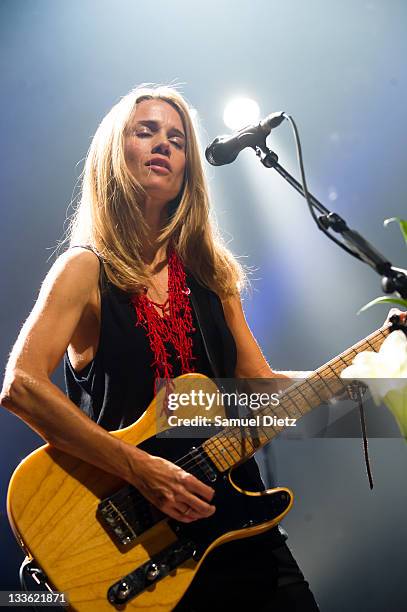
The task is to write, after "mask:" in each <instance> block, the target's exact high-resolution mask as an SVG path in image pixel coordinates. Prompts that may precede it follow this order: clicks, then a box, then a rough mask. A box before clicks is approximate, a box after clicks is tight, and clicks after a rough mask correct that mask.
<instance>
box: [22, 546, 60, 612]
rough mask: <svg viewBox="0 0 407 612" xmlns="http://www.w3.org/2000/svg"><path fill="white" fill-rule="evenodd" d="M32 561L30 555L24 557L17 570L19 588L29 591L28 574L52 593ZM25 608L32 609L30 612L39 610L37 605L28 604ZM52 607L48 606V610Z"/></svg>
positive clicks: (40, 571) (41, 572)
mask: <svg viewBox="0 0 407 612" xmlns="http://www.w3.org/2000/svg"><path fill="white" fill-rule="evenodd" d="M33 563H34V559H32V558H31V557H25V559H23V562H22V563H21V565H20V569H19V571H18V577H19V579H20V587H21V590H22V591H25V592H26V593H29V592H30V589H29V588H28V586H27V582H26V577H27V576H29V577H30V578H32V579H33V580H34V582H36V583H37V584H38V585H39V586H45V587H46V589H47V590H48V591H49V592H50V593H53V590H52V589H51V587H50V586H49V584H48V582H47V577H46V575H45V574H44V572H43V571H42V570H41V569H40V568H39V567H35V566H34V565H33ZM48 607H49V606H48ZM27 609H28V610H32V612H41V611H40V608H39V607H38V606H32V605H31V606H30V605H29V606H27ZM53 609H54V608H50V610H53ZM58 610H60V608H58Z"/></svg>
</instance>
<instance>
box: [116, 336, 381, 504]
mask: <svg viewBox="0 0 407 612" xmlns="http://www.w3.org/2000/svg"><path fill="white" fill-rule="evenodd" d="M389 327H390V326H389ZM387 329H388V328H382V329H380V330H377V332H374V334H372V336H371V337H368V338H365V339H364V340H362V341H361V342H360V343H358V344H357V345H355V347H351V348H350V349H348V350H347V351H345V352H344V353H342V354H340V355H338V356H337V357H335V358H334V359H333V360H332V361H331V362H328V363H326V364H324V366H322V367H321V368H319V369H318V370H316V371H315V372H313V374H311V375H310V376H309V377H308V378H307V379H305V380H304V381H301V382H298V383H295V384H294V385H292V386H291V387H289V388H288V389H287V390H286V391H284V392H283V393H282V394H281V400H284V399H289V400H290V401H292V402H293V403H294V404H295V403H296V402H295V401H294V400H293V399H292V398H291V397H290V395H292V394H293V393H295V392H297V394H298V395H301V396H302V397H303V399H304V400H305V401H307V400H306V398H305V397H304V396H303V394H302V392H301V386H302V385H305V384H308V385H310V386H311V388H312V389H313V387H312V385H311V379H312V378H314V377H316V381H315V382H322V383H324V384H325V385H326V383H325V380H324V378H323V377H322V375H323V372H324V371H326V370H330V371H331V372H332V373H333V374H334V378H339V377H338V372H339V373H340V372H341V371H342V370H343V369H344V367H345V366H342V364H340V365H339V364H338V365H339V368H338V372H337V371H336V370H335V368H334V367H332V365H333V364H334V363H335V362H339V361H343V362H344V364H345V365H346V366H347V365H348V363H347V362H346V361H345V359H344V357H345V356H347V355H349V354H350V353H351V352H353V353H355V355H356V354H358V352H360V351H361V350H362V349H363V348H364V347H365V346H366V345H367V346H369V347H370V348H373V349H374V350H375V349H376V346H377V344H378V343H379V341H380V343H381V342H382V341H383V337H385V335H386V334H385V333H384V332H385V331H387ZM370 340H372V341H373V340H374V341H375V344H374V345H372V344H371V342H370ZM355 348H358V349H359V350H358V352H356V351H355V350H354V349H355ZM331 364H332V365H331ZM327 378H332V376H331V377H327ZM339 380H340V379H339ZM327 386H328V385H327ZM342 386H346V385H342ZM328 389H329V391H330V394H331V397H332V394H333V393H335V392H336V391H334V392H332V390H331V389H330V388H329V386H328ZM316 395H317V396H318V398H319V399H320V400H321V398H320V396H319V394H318V393H316ZM327 399H328V398H327ZM321 401H324V400H321ZM307 403H308V402H307ZM280 406H281V407H282V410H283V411H284V412H285V413H286V415H287V416H289V413H288V411H287V409H286V408H285V407H284V406H283V405H282V404H281V403H280ZM310 407H311V408H312V407H313V404H312V403H310ZM297 408H298V410H299V412H300V414H301V416H303V414H304V413H302V412H301V408H300V406H298V405H297ZM308 411H309V410H307V411H306V412H305V414H307V412H308ZM272 429H273V436H271V438H270V437H269V436H268V434H267V433H266V432H265V437H266V438H267V439H268V440H269V441H270V440H271V439H272V438H273V437H274V435H275V434H276V433H279V431H275V429H274V427H272ZM281 429H282V428H281ZM281 429H280V431H281ZM227 430H229V431H230V432H234V431H236V432H237V433H238V434H240V430H239V428H238V427H229V428H226V429H225V430H223V431H227ZM263 431H264V429H263ZM221 438H224V439H225V438H226V439H227V440H231V439H235V440H236V441H237V442H238V443H239V444H240V445H242V444H243V441H244V438H241V437H239V435H235V434H234V433H232V435H230V434H229V435H228V434H225V433H223V434H222V432H220V433H219V434H216V435H215V436H213V437H212V438H209V439H208V440H206V441H205V442H204V443H203V444H201V445H200V446H199V447H198V448H197V449H194V451H193V452H191V451H190V452H188V453H187V454H186V455H184V456H183V457H181V458H180V459H178V460H177V461H175V462H174V463H175V465H178V466H179V467H181V468H182V469H184V470H186V471H189V473H190V474H192V475H194V469H192V468H193V467H197V468H198V469H200V470H201V471H202V473H203V474H204V475H205V476H206V477H208V476H207V474H206V471H207V469H205V468H204V467H202V466H203V465H204V466H206V468H208V467H209V470H211V471H214V470H213V468H212V467H211V466H210V464H208V459H210V457H209V455H208V452H207V451H206V449H205V445H206V446H208V447H209V452H210V453H211V454H212V455H213V456H214V457H215V460H217V462H218V463H220V464H222V462H223V463H225V464H226V466H227V467H226V469H228V468H229V467H233V465H235V464H236V463H237V461H236V460H235V459H234V456H233V455H232V454H231V453H230V451H229V449H228V448H227V447H226V446H225V444H224V442H223V441H222V439H221ZM215 441H216V442H218V443H219V444H218V446H216V442H215ZM249 443H250V444H251V446H252V450H251V451H249V453H248V455H247V456H248V457H249V456H250V455H252V454H253V451H256V450H257V449H256V447H255V445H253V444H252V442H250V440H249ZM219 446H220V447H219ZM198 449H201V450H200V451H198ZM219 450H220V453H221V454H220V455H219V456H218V457H216V453H218V452H219ZM225 450H226V452H228V454H229V455H230V456H231V457H232V461H233V463H232V464H231V465H230V464H229V461H228V460H227V459H226V458H225V456H224V451H225ZM197 451H198V452H197ZM237 452H238V453H239V452H240V451H239V450H237ZM241 458H244V455H243V456H242V457H240V458H239V459H238V460H240V459H241ZM184 460H186V462H185V463H184V464H182V462H183V461H184ZM212 462H213V460H212ZM190 466H192V468H190V469H189V470H188V468H189V467H190ZM215 468H216V465H215ZM215 473H216V472H215ZM208 480H209V482H211V481H210V479H209V478H208ZM130 486H131V485H130ZM135 490H136V491H137V489H135ZM137 493H138V494H139V495H140V496H141V499H139V500H137V502H136V504H134V502H132V501H131V500H130V503H128V504H127V505H126V504H124V505H123V506H121V510H122V511H125V510H127V509H128V508H130V507H131V508H133V509H134V510H135V509H136V508H137V507H138V506H140V505H143V504H147V505H148V504H149V503H150V502H148V500H147V499H145V498H144V497H143V496H142V494H141V493H139V492H138V491H137Z"/></svg>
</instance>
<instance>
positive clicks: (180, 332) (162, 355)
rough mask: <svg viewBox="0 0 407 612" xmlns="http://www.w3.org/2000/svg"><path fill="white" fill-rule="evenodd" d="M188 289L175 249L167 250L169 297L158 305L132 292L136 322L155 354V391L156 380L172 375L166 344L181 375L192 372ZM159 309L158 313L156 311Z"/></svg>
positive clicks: (145, 294) (146, 297) (145, 292)
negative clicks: (176, 360)
mask: <svg viewBox="0 0 407 612" xmlns="http://www.w3.org/2000/svg"><path fill="white" fill-rule="evenodd" d="M190 293H191V291H190V289H189V288H188V286H187V284H186V278H185V270H184V266H183V264H182V261H181V259H180V258H179V256H178V255H177V253H176V251H175V249H173V248H169V249H168V298H167V300H166V301H165V302H164V304H157V303H156V302H153V301H152V300H150V298H149V297H148V296H147V287H145V288H144V293H141V294H137V295H134V296H133V297H132V298H131V303H132V305H133V307H134V310H135V312H136V317H137V320H136V325H137V326H142V327H144V329H145V330H146V334H147V337H148V339H149V342H150V347H151V350H152V353H153V355H154V359H153V362H152V364H151V366H152V367H153V368H154V393H156V392H157V391H158V384H157V383H158V381H159V379H165V380H167V381H168V380H169V379H171V378H173V366H172V365H171V363H170V362H169V353H168V351H167V348H166V343H168V344H171V345H172V346H173V347H174V349H175V351H176V353H177V356H178V358H179V359H180V362H181V371H182V374H186V373H187V372H194V367H193V365H192V361H193V360H194V357H193V355H192V338H191V337H189V336H188V334H190V333H192V332H194V331H195V329H194V328H193V321H192V309H191V304H190V299H189V294H190ZM158 309H160V311H161V313H159V312H158Z"/></svg>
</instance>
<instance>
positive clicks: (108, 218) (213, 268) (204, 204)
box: [69, 85, 245, 297]
mask: <svg viewBox="0 0 407 612" xmlns="http://www.w3.org/2000/svg"><path fill="white" fill-rule="evenodd" d="M153 98H158V99H160V100H164V101H165V102H167V103H168V104H170V105H171V106H173V107H174V108H175V110H176V111H177V112H178V114H179V115H180V118H181V120H182V123H183V126H184V129H185V133H186V143H187V149H186V167H185V177H184V183H183V187H182V189H181V192H180V194H179V195H178V197H177V198H176V200H175V201H174V202H172V203H171V206H169V209H168V221H167V223H166V224H165V226H164V227H163V229H162V231H161V233H160V236H159V238H158V244H157V246H162V245H165V244H166V243H168V242H169V241H171V243H172V244H173V245H174V247H175V249H176V251H177V253H178V255H179V256H180V258H181V260H182V261H183V263H184V265H185V267H186V268H187V269H188V270H189V271H190V272H191V273H192V274H193V275H194V276H195V278H196V279H197V280H198V281H199V282H200V283H201V284H203V285H205V286H207V287H208V288H210V289H212V290H213V291H215V292H216V293H217V294H218V295H219V296H221V297H227V296H229V295H234V294H236V293H237V292H238V291H239V289H240V288H241V286H242V285H243V283H244V281H245V274H244V271H243V269H242V267H241V265H240V264H239V263H238V262H237V260H236V259H235V258H234V257H233V255H232V254H231V253H230V251H229V250H228V249H227V248H226V247H225V245H224V244H223V241H222V239H221V237H220V235H219V233H218V231H217V229H216V227H215V225H214V223H213V222H212V221H211V219H210V206H209V195H208V188H207V184H206V179H205V176H204V172H203V167H202V161H201V156H200V152H199V146H198V141H197V137H196V133H195V129H194V125H193V122H192V119H191V115H190V109H189V107H188V104H187V103H186V101H185V100H184V98H183V97H182V96H181V95H180V94H179V93H178V92H177V91H176V90H175V89H173V88H172V87H166V86H157V85H153V86H140V87H137V88H136V89H133V90H132V91H130V93H128V94H127V95H126V96H124V97H123V98H122V99H121V100H120V101H119V102H118V103H117V104H116V105H115V106H113V108H112V109H111V110H110V112H109V113H108V114H107V115H106V116H105V117H104V119H103V120H102V122H101V124H100V125H99V127H98V129H97V131H96V133H95V136H94V138H93V140H92V144H91V146H90V149H89V152H88V155H87V158H86V162H85V168H84V173H83V180H82V190H81V197H80V201H79V205H78V207H77V209H76V211H75V213H74V215H73V218H72V221H71V224H70V229H69V244H70V246H74V245H79V244H80V245H87V246H90V247H91V248H92V249H93V250H94V251H95V252H97V253H98V254H99V255H100V257H101V258H102V259H103V261H104V268H105V273H106V275H107V277H108V279H109V280H110V281H111V282H112V283H113V284H115V285H116V286H118V287H120V288H121V289H123V290H125V291H128V292H132V293H135V292H139V291H140V289H141V287H142V286H143V285H146V284H148V281H149V273H148V271H147V270H146V266H145V263H144V262H143V259H142V257H141V254H142V244H143V243H145V239H146V237H147V233H148V227H147V226H146V222H145V220H144V217H143V214H142V206H141V204H142V202H143V200H144V197H145V192H144V190H143V188H142V186H141V185H140V184H139V183H138V181H137V180H136V179H135V178H134V177H133V176H132V175H131V173H130V171H129V169H128V167H127V164H126V161H125V156H124V136H125V132H126V129H127V128H128V126H129V124H130V121H131V118H132V115H133V113H134V110H135V108H136V105H137V103H138V102H141V101H142V100H147V99H153Z"/></svg>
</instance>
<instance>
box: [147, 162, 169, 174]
mask: <svg viewBox="0 0 407 612" xmlns="http://www.w3.org/2000/svg"><path fill="white" fill-rule="evenodd" d="M147 167H148V168H150V170H152V171H153V172H156V173H157V174H169V173H170V171H169V170H168V168H166V167H165V166H160V165H159V164H154V163H153V164H148V166H147Z"/></svg>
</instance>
